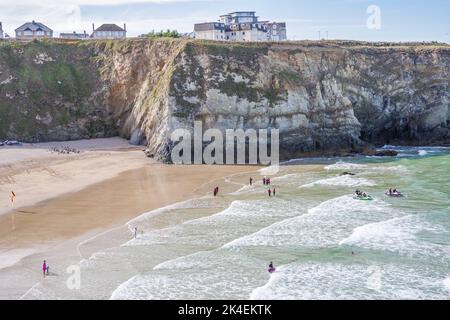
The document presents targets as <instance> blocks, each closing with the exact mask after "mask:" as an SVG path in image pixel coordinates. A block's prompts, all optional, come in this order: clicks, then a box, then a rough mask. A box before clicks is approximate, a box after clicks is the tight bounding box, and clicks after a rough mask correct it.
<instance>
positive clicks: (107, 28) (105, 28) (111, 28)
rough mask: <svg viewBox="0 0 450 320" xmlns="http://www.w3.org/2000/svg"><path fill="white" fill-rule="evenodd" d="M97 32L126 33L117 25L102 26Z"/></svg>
mask: <svg viewBox="0 0 450 320" xmlns="http://www.w3.org/2000/svg"><path fill="white" fill-rule="evenodd" d="M95 31H125V30H124V29H122V28H121V27H119V26H118V25H116V24H102V25H101V26H100V27H98V28H97V29H95Z"/></svg>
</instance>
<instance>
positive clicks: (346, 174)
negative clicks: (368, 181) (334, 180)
mask: <svg viewBox="0 0 450 320" xmlns="http://www.w3.org/2000/svg"><path fill="white" fill-rule="evenodd" d="M341 176H356V174H354V173H351V172H343V173H342V174H341Z"/></svg>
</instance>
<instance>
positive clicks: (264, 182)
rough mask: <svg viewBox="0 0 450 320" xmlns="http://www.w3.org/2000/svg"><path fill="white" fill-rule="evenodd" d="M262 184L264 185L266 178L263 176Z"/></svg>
mask: <svg viewBox="0 0 450 320" xmlns="http://www.w3.org/2000/svg"><path fill="white" fill-rule="evenodd" d="M263 185H266V178H265V177H264V178H263Z"/></svg>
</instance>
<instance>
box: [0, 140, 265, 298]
mask: <svg viewBox="0 0 450 320" xmlns="http://www.w3.org/2000/svg"><path fill="white" fill-rule="evenodd" d="M61 146H69V147H71V148H74V149H77V150H79V151H80V153H77V154H69V155H67V154H58V153H55V152H50V151H49V150H50V149H52V148H55V147H56V148H58V147H61ZM255 171H256V168H251V167H245V166H242V167H239V166H221V167H207V166H190V167H189V170H186V167H184V166H167V165H163V164H159V163H156V162H154V161H152V160H151V159H149V158H147V157H145V155H144V153H143V152H142V150H141V148H137V147H133V146H130V145H128V143H127V141H125V140H122V139H118V138H113V139H98V140H91V141H77V142H64V143H46V144H38V145H25V146H22V147H14V148H11V147H8V148H2V149H0V194H2V195H3V196H2V197H1V199H0V257H1V259H0V283H1V284H0V298H3V299H18V298H20V297H21V296H22V295H23V294H24V293H25V292H26V290H28V289H29V288H30V287H31V286H32V285H33V284H34V283H35V282H36V281H39V280H40V276H41V275H40V274H39V266H40V263H41V260H43V259H44V258H45V259H50V258H52V261H53V262H55V261H63V260H64V261H66V262H67V260H73V261H74V263H75V262H76V261H77V260H80V259H81V258H86V257H85V256H83V254H87V255H89V253H90V252H88V251H86V252H83V254H81V253H80V250H79V244H80V243H81V242H83V241H84V242H86V241H87V240H89V239H90V238H92V237H96V236H98V235H101V234H102V233H104V232H107V231H108V230H111V229H113V228H120V227H123V226H124V224H125V223H126V222H128V221H129V220H131V219H133V218H135V217H137V216H139V215H141V214H142V213H145V212H148V211H151V210H154V209H157V208H160V207H164V206H167V205H170V204H172V203H175V202H178V201H182V200H185V199H189V198H192V197H193V196H196V195H198V196H203V195H205V194H207V193H208V192H210V191H211V190H212V188H213V187H214V186H216V185H220V186H221V187H222V190H223V192H229V191H233V190H235V189H236V188H238V186H236V185H233V184H232V183H229V182H228V183H227V182H226V181H225V180H224V178H225V177H227V176H230V175H233V174H236V173H245V172H249V176H250V173H252V172H253V174H255ZM243 179H247V178H243ZM12 190H14V192H15V193H16V194H17V198H16V202H15V206H14V208H12V207H11V203H10V200H9V195H10V192H11V191H12ZM11 209H13V210H12V211H11ZM103 245H108V243H104V244H103ZM93 251H95V250H94V249H93Z"/></svg>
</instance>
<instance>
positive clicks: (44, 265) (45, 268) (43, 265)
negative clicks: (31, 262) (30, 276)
mask: <svg viewBox="0 0 450 320" xmlns="http://www.w3.org/2000/svg"><path fill="white" fill-rule="evenodd" d="M42 274H43V275H44V278H45V276H46V274H47V261H45V260H44V263H43V264H42Z"/></svg>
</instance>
